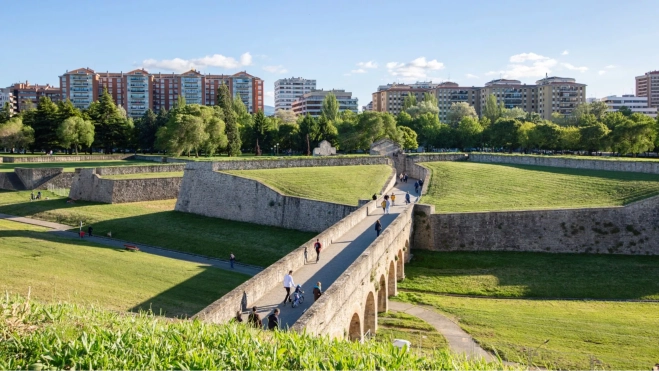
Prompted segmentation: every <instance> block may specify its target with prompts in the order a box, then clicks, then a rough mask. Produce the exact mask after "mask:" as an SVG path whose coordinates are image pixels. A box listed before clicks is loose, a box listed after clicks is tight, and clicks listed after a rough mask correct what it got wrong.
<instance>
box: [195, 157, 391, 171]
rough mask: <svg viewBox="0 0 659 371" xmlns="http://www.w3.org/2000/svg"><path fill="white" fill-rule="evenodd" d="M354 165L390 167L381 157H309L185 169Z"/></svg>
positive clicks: (208, 164)
mask: <svg viewBox="0 0 659 371" xmlns="http://www.w3.org/2000/svg"><path fill="white" fill-rule="evenodd" d="M356 165H391V160H390V159H389V158H387V157H383V156H364V157H340V156H331V157H309V158H297V159H286V158H284V159H276V160H265V159H263V160H235V161H234V160H228V161H215V162H211V161H198V162H188V163H187V164H186V167H185V169H186V170H187V169H190V170H192V169H195V170H213V171H226V170H259V169H282V168H290V167H317V166H356Z"/></svg>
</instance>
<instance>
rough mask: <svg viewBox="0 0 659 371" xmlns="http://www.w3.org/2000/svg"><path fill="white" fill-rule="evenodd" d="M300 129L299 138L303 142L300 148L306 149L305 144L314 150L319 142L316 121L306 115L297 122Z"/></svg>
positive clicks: (318, 130)
mask: <svg viewBox="0 0 659 371" xmlns="http://www.w3.org/2000/svg"><path fill="white" fill-rule="evenodd" d="M299 127H300V138H301V139H302V140H303V141H304V143H302V146H301V147H302V148H304V149H305V151H306V149H307V148H306V147H307V142H308V143H309V146H310V147H312V148H315V147H316V146H318V142H320V127H319V126H318V120H316V119H315V118H314V117H312V116H311V115H309V114H308V113H307V114H306V115H305V116H303V117H302V118H301V120H299Z"/></svg>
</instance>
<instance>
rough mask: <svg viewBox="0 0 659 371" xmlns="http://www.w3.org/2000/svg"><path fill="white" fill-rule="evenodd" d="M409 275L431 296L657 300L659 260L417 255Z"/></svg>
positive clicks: (412, 284) (414, 286)
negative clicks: (440, 294) (442, 294)
mask: <svg viewBox="0 0 659 371" xmlns="http://www.w3.org/2000/svg"><path fill="white" fill-rule="evenodd" d="M405 275H406V279H405V281H403V282H401V283H400V284H399V287H400V288H403V289H411V290H421V291H427V292H433V293H447V294H462V295H480V296H490V297H544V298H591V299H644V300H659V280H657V279H656V277H659V256H621V255H589V254H545V253H519V252H433V251H415V252H414V258H413V260H412V263H411V264H410V265H407V266H406V267H405Z"/></svg>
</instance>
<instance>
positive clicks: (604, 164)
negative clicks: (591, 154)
mask: <svg viewBox="0 0 659 371" xmlns="http://www.w3.org/2000/svg"><path fill="white" fill-rule="evenodd" d="M469 161H472V162H485V163H493V164H514V165H533V166H549V167H566V168H571V169H586V170H606V171H626V172H634V173H648V174H659V160H658V161H627V160H621V161H616V160H597V159H593V158H584V159H577V158H563V157H552V156H524V155H519V156H517V155H496V154H470V155H469Z"/></svg>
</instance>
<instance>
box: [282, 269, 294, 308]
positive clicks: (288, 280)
mask: <svg viewBox="0 0 659 371" xmlns="http://www.w3.org/2000/svg"><path fill="white" fill-rule="evenodd" d="M292 274H293V271H288V274H287V275H285V276H284V289H286V297H285V298H284V305H286V301H291V288H292V287H295V281H293V276H292Z"/></svg>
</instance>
